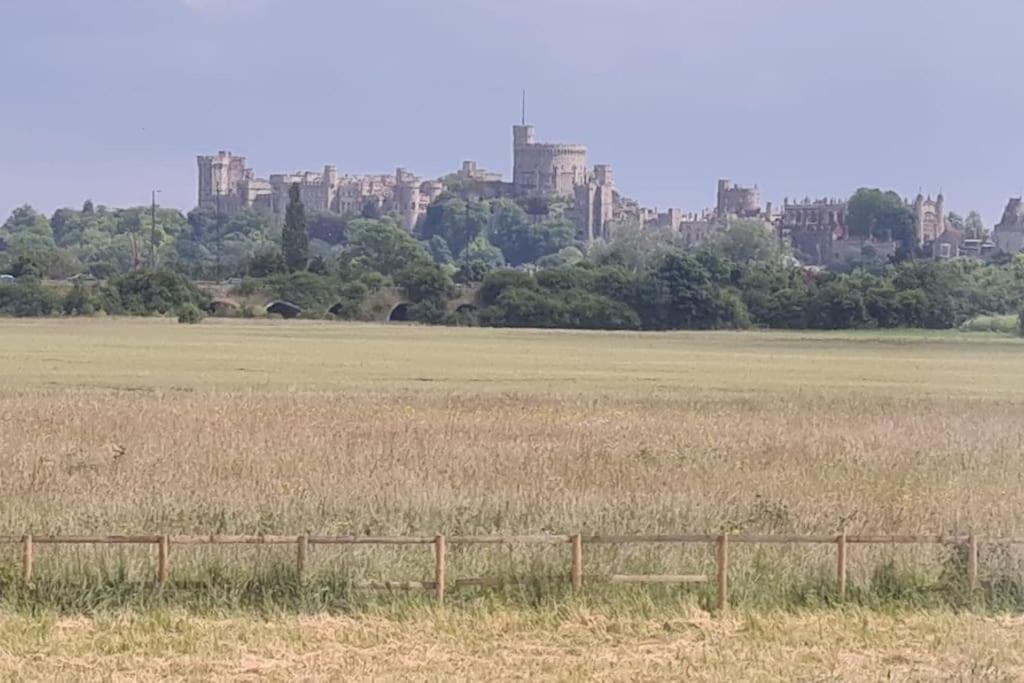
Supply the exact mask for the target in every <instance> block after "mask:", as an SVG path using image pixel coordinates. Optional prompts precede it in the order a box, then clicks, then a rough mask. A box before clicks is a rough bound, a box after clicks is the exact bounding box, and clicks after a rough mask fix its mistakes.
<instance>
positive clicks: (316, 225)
mask: <svg viewBox="0 0 1024 683" xmlns="http://www.w3.org/2000/svg"><path fill="white" fill-rule="evenodd" d="M347 231H348V219H347V218H346V217H345V216H340V215H338V214H336V213H323V212H319V213H314V214H313V215H312V216H311V217H310V219H309V238H310V239H311V240H323V241H324V242H327V244H330V245H335V244H344V242H345V236H346V233H347Z"/></svg>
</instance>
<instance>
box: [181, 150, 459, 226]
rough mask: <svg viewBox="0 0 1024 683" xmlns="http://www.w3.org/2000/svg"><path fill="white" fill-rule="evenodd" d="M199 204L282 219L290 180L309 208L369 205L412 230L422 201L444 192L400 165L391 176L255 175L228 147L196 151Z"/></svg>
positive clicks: (332, 171) (345, 210)
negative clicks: (212, 152) (204, 153)
mask: <svg viewBox="0 0 1024 683" xmlns="http://www.w3.org/2000/svg"><path fill="white" fill-rule="evenodd" d="M198 163H199V206H200V207H205V208H212V209H213V210H215V211H217V212H219V213H224V214H227V215H231V214H234V213H237V212H238V211H241V210H242V209H246V208H253V209H259V210H263V211H267V212H269V213H270V214H272V215H273V216H274V218H275V220H277V221H278V222H283V221H284V214H285V210H286V209H287V207H288V196H289V192H290V190H291V187H292V185H298V187H299V197H300V198H301V200H302V203H303V204H304V205H305V207H306V210H307V211H309V212H321V213H340V214H355V213H360V212H361V211H363V210H364V208H365V207H366V206H367V205H368V204H372V205H374V206H376V207H377V208H379V209H381V210H382V211H385V212H393V213H395V214H397V215H398V216H399V218H400V220H401V223H402V226H403V227H404V228H405V229H406V230H409V231H411V230H412V229H413V228H415V226H416V223H417V221H418V220H419V219H420V217H421V216H423V215H424V214H425V213H426V210H427V206H429V205H430V202H432V201H433V200H434V199H436V198H437V197H439V196H440V195H441V193H442V192H443V191H444V185H443V183H441V182H440V181H436V180H434V181H423V180H422V179H420V178H418V177H417V176H415V175H413V174H412V173H409V172H408V171H406V170H405V169H403V168H399V169H398V170H396V171H395V174H394V175H386V174H385V175H339V174H338V171H337V169H336V168H335V167H334V166H324V168H323V171H321V172H319V173H316V172H311V171H305V172H299V173H278V174H273V175H271V176H270V179H269V180H263V179H261V178H257V177H256V176H255V174H254V173H253V171H252V169H250V168H247V167H246V164H245V157H237V156H234V155H232V154H231V153H230V152H219V153H218V154H217V155H215V156H200V157H198Z"/></svg>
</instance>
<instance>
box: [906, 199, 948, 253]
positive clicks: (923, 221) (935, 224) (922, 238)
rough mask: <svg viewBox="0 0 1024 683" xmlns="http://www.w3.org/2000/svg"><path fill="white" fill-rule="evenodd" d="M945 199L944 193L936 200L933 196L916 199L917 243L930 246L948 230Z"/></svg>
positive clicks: (914, 205)
mask: <svg viewBox="0 0 1024 683" xmlns="http://www.w3.org/2000/svg"><path fill="white" fill-rule="evenodd" d="M944 204H945V199H944V198H943V196H942V193H941V192H940V193H939V196H938V197H936V198H935V199H934V200H933V199H932V197H931V195H928V197H925V196H924V195H922V194H920V193H919V194H918V195H917V198H916V199H914V204H913V207H912V208H913V210H914V220H915V221H916V223H917V243H918V244H919V245H921V244H928V243H929V242H933V241H935V240H937V239H938V238H939V237H940V236H941V235H942V233H943V232H945V230H946V212H945V209H944Z"/></svg>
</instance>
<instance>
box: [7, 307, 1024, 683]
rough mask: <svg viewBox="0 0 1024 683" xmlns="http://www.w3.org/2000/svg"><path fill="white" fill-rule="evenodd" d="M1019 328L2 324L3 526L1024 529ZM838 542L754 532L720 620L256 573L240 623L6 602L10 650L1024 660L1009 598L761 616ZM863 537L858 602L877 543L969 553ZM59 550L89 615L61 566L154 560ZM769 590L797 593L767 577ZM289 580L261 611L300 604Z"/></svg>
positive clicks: (845, 665)
mask: <svg viewBox="0 0 1024 683" xmlns="http://www.w3.org/2000/svg"><path fill="white" fill-rule="evenodd" d="M1022 349H1024V345H1022V344H1021V343H1020V342H1019V341H1016V340H1013V339H1010V338H1004V337H997V336H987V335H982V336H976V335H964V334H958V333H948V334H925V333H886V334H871V333H859V334H768V333H749V334H726V333H723V334H656V335H637V334H584V333H564V332H531V331H493V330H448V329H426V328H405V327H379V326H358V325H334V324H272V323H266V322H262V323H242V322H235V323H229V324H224V323H216V324H210V323H205V324H203V325H200V326H198V327H192V326H178V325H175V324H172V323H167V322H163V321H137V320H133V321H121V320H116V321H115V320H93V321H80V322H79V321H75V322H68V321H32V322H12V321H4V322H0V370H2V372H0V453H2V457H3V470H2V472H3V476H2V477H0V534H20V533H22V532H23V531H25V530H27V529H31V530H32V531H34V532H35V533H90V532H95V533H100V532H103V533H106V532H112V533H129V532H170V533H174V532H211V531H217V532H223V533H232V532H236V533H254V532H268V533H269V532H279V533H298V532H300V531H312V532H320V533H372V534H404V533H417V534H430V533H434V532H444V533H448V534H456V533H496V532H512V531H514V532H543V531H554V532H575V531H582V532H585V533H587V532H602V533H640V532H677V531H688V530H692V531H719V530H722V529H727V530H739V529H742V530H745V531H749V532H768V533H776V532H787V531H801V532H822V533H825V532H829V533H831V532H834V531H836V530H837V529H839V528H840V526H841V525H846V526H848V528H849V529H850V531H851V532H854V533H856V532H891V533H900V532H904V533H909V532H929V533H937V532H965V531H967V530H968V529H972V528H973V529H975V530H976V531H978V532H979V533H982V534H988V535H997V534H998V535H1010V534H1016V535H1022V536H1024V519H1022V517H1021V513H1020V511H1021V510H1022V509H1024V487H1022V486H1021V482H1022V480H1024V459H1021V458H1020V453H1021V451H1022V446H1024V423H1022V422H1021V419H1020V415H1021V410H1022V407H1024V382H1021V381H1020V378H1021V377H1024V354H1022V353H1021V350H1022ZM995 550H998V551H999V552H998V553H997V552H995V551H994V550H993V549H983V558H982V559H983V576H993V575H994V574H993V572H994V571H995V569H996V568H997V565H998V569H999V570H1000V571H1002V572H1016V574H1014V576H1017V577H1019V574H1020V571H1019V570H1020V567H1019V564H1017V562H1018V558H1015V557H1014V556H1012V554H1009V553H1006V552H1005V549H995ZM3 552H4V553H5V554H4V555H3V556H0V578H2V576H3V572H4V571H8V572H10V571H14V567H16V565H17V561H18V560H17V555H16V553H17V549H16V548H8V549H7V550H5V551H3ZM291 552H292V551H291V550H290V549H283V550H277V549H259V550H253V551H222V550H218V551H214V550H186V549H176V550H175V551H174V552H172V559H173V562H172V566H173V572H172V575H173V576H177V577H180V576H183V575H187V576H195V575H196V574H194V573H192V574H190V573H189V572H196V571H200V569H201V568H202V567H203V566H204V565H203V563H204V562H208V561H209V558H210V557H216V558H218V560H223V561H224V562H226V563H227V564H229V565H230V564H231V563H234V564H235V565H238V566H243V567H247V568H251V567H253V566H258V565H261V563H266V562H267V561H268V560H274V559H276V560H279V561H280V562H281V563H288V562H290V561H291ZM833 552H834V550H833V549H830V548H818V549H807V548H796V549H793V548H785V549H774V550H773V549H767V548H763V549H755V548H740V547H737V548H735V549H734V550H733V558H734V560H733V569H732V573H733V579H732V585H733V587H734V600H735V602H736V603H737V604H739V605H740V606H741V607H740V611H739V612H737V613H735V614H734V615H733V616H730V617H724V618H718V617H716V618H714V619H711V618H709V617H708V616H707V615H706V614H704V613H703V612H701V611H700V610H699V609H696V608H695V607H694V606H693V605H694V604H707V600H706V598H707V596H706V595H705V596H703V598H702V597H701V594H700V593H699V592H698V593H697V594H691V593H687V592H685V591H676V590H662V591H660V592H657V591H656V592H654V593H644V592H642V591H629V590H626V589H623V591H621V592H619V593H617V595H620V596H622V595H624V596H625V597H624V598H622V599H619V600H615V599H612V598H609V599H608V600H607V601H602V597H601V594H599V592H598V591H594V592H588V595H587V597H586V598H585V599H584V600H583V601H576V602H570V601H558V600H549V599H548V598H547V597H541V598H539V599H534V598H531V597H530V596H529V595H527V597H526V598H525V601H526V602H530V603H534V602H535V603H536V604H535V606H534V607H532V608H530V609H527V608H525V607H524V605H523V601H524V600H523V599H519V600H518V601H517V600H512V601H508V602H502V601H501V600H500V599H493V598H492V597H490V596H487V595H480V594H479V593H477V594H472V593H471V594H469V595H464V596H453V598H452V604H453V606H454V607H453V608H452V609H450V610H449V612H448V613H447V614H435V613H433V612H430V611H429V610H426V611H424V609H423V607H422V603H418V602H416V601H412V602H409V603H403V604H399V605H397V606H395V605H392V604H391V603H390V602H389V601H388V600H385V601H384V602H382V603H376V604H377V606H376V607H374V603H372V602H371V603H369V604H368V605H367V604H364V605H363V608H362V611H355V612H352V614H353V616H351V617H347V618H342V617H337V616H330V617H328V616H323V617H310V616H306V617H300V616H270V617H267V618H265V619H255V618H253V617H252V616H250V614H251V613H250V612H243V613H239V612H238V611H237V608H238V607H239V606H240V605H241V606H243V607H247V606H249V605H251V604H252V602H251V601H249V602H247V601H246V600H239V599H225V600H224V601H222V602H217V600H216V599H211V601H210V604H211V605H213V607H214V609H213V610H210V609H200V610H199V612H201V613H202V614H205V615H211V614H214V615H215V614H217V613H218V609H220V608H223V609H225V610H227V611H226V612H224V613H227V614H229V615H230V616H229V618H214V617H212V616H197V613H196V611H188V612H174V611H165V610H163V609H157V610H144V611H128V612H125V611H123V610H113V611H108V613H107V616H99V617H94V618H90V619H86V618H80V619H79V618H57V617H54V616H46V615H45V614H44V616H18V615H17V614H16V613H13V612H12V613H9V614H7V615H6V616H3V617H0V643H2V644H0V676H4V677H8V678H12V679H37V680H43V679H46V680H50V679H66V680H78V679H119V678H120V679H132V680H147V679H149V680H155V679H163V678H184V679H208V678H242V679H257V678H261V679H262V678H268V679H282V680H283V679H292V678H301V677H307V678H314V679H320V678H335V679H410V678H412V679H438V678H461V679H519V680H523V679H535V678H536V679H562V680H565V679H570V680H585V679H607V680H636V679H654V678H668V679H679V678H689V679H697V680H737V679H762V680H878V679H882V678H886V677H892V678H894V679H896V680H928V679H941V680H950V679H952V680H1013V679H1018V678H1020V677H1022V676H1024V662H1022V656H1021V652H1024V643H1022V642H1021V638H1022V636H1021V634H1022V633H1024V629H1022V628H1021V627H1022V626H1024V624H1022V623H1021V622H1020V620H1019V619H1011V618H998V617H988V618H986V617H982V616H973V615H970V614H958V615H953V614H950V613H946V612H941V611H940V612H929V613H896V614H891V613H880V612H868V611H858V610H856V609H854V608H847V609H843V610H841V611H837V612H812V613H796V614H779V613H776V612H774V611H770V610H768V611H764V610H762V611H759V612H756V613H754V612H744V611H742V610H743V609H744V607H743V606H744V605H746V606H747V607H748V608H750V607H753V606H758V605H762V606H763V605H764V604H783V605H787V606H790V607H792V606H793V605H794V604H808V603H811V604H820V602H819V603H815V600H814V595H815V592H816V591H817V588H816V587H815V586H814V584H813V581H814V577H818V578H820V577H822V576H824V577H825V579H824V582H825V585H827V582H828V578H827V577H828V573H829V572H830V571H831V565H832V562H833V561H834V559H833V555H832V553H833ZM851 552H852V554H851V581H852V582H853V586H852V590H853V591H854V595H855V596H856V595H857V593H856V590H857V589H858V587H863V586H866V585H868V584H869V583H871V582H872V580H873V579H872V573H873V572H874V571H875V570H876V569H877V568H878V566H880V563H881V562H882V561H883V560H887V559H897V560H899V561H900V562H902V563H905V564H906V565H908V566H915V567H927V568H928V569H929V571H931V572H932V574H933V575H934V574H937V573H938V571H939V567H940V566H942V564H941V563H942V562H946V563H947V565H948V562H949V556H948V554H944V553H943V552H938V551H934V550H930V549H921V548H908V549H901V550H899V551H893V550H889V549H885V548H879V549H867V548H856V549H853V550H852V551H851ZM585 554H586V557H585V559H586V563H587V565H586V566H587V571H588V572H589V571H599V572H606V571H610V570H615V571H622V572H628V571H638V572H640V571H670V572H673V573H678V572H679V571H684V572H690V571H711V554H710V552H708V550H707V549H704V548H700V549H690V550H678V549H670V548H656V549H648V548H618V549H616V548H606V549H597V548H588V549H587V550H586V553H585ZM38 555H39V556H38V557H37V575H38V576H40V577H47V576H58V575H62V574H61V572H65V574H63V576H65V577H68V576H69V577H70V579H68V580H67V581H68V582H67V583H66V584H65V585H64V588H63V589H54V593H53V595H56V596H57V597H52V596H51V602H49V603H47V604H48V605H51V607H52V606H58V608H60V609H65V610H68V611H72V612H73V611H75V610H76V609H78V608H83V609H86V610H89V609H91V607H90V606H91V605H93V603H92V602H90V601H91V600H93V598H91V597H89V598H86V599H84V600H82V601H79V602H76V603H74V606H71V607H69V606H68V604H69V603H68V601H67V600H65V599H64V598H62V597H61V596H62V595H64V594H62V593H60V590H70V591H72V593H74V592H76V591H78V592H81V591H89V590H94V591H95V595H96V596H97V597H96V598H95V600H96V603H97V604H99V605H101V606H102V605H116V604H123V603H118V601H117V600H109V597H110V596H109V591H115V592H117V591H119V590H120V589H119V587H118V586H119V585H120V584H118V583H117V582H116V581H115V582H113V583H110V584H104V586H105V588H104V587H101V588H99V589H97V588H96V587H95V585H92V584H88V582H87V581H85V580H84V579H82V580H80V579H81V576H85V574H78V575H76V574H75V572H76V571H84V570H83V569H82V567H92V566H96V565H97V564H99V563H101V562H107V563H110V564H111V565H117V564H118V563H122V564H126V565H127V566H128V568H129V574H130V575H131V576H134V577H135V578H144V579H145V580H147V581H148V580H150V579H149V577H151V576H152V568H153V562H152V559H153V558H152V556H151V551H149V550H138V549H111V548H104V549H98V550H83V549H65V550H56V549H53V548H45V549H40V550H39V552H38ZM204 558H205V559H204ZM312 560H313V571H314V573H316V572H326V573H329V572H330V571H332V570H334V569H337V568H339V567H344V568H345V571H346V572H348V573H349V574H363V575H370V574H372V575H375V576H377V577H387V578H395V579H423V578H427V577H429V576H430V568H431V559H430V557H429V552H426V551H424V550H422V549H413V550H409V551H406V552H399V551H394V550H390V549H388V550H384V549H379V550H359V551H355V550H353V551H337V552H335V551H330V550H327V549H317V550H316V552H315V553H314V556H313V558H312ZM449 560H450V566H449V574H450V575H452V576H471V575H481V574H498V573H511V572H523V571H532V572H536V573H557V572H563V571H564V570H566V569H567V562H568V551H567V549H545V550H532V549H517V550H515V551H506V550H502V549H498V550H496V549H490V550H488V549H472V550H470V549H458V548H454V549H452V550H451V551H450V558H449ZM78 562H82V563H83V564H82V565H78V564H77V563H78ZM76 567H77V568H78V569H77V570H76ZM66 572H70V573H69V574H68V573H66ZM9 575H10V574H8V576H9ZM227 576H228V579H229V580H230V575H227ZM238 576H243V574H239V575H238ZM236 578H237V577H236ZM40 580H41V581H42V580H43V579H40ZM801 581H803V582H804V584H801V585H800V586H798V587H799V590H795V591H794V590H791V587H793V586H796V585H797V584H800V582H801ZM892 585H893V586H895V587H896V588H897V589H899V588H900V587H901V586H902V585H903V584H900V583H899V581H896V582H895V583H893V584H892ZM808 586H809V587H808ZM104 590H106V591H108V593H107V594H104V593H103V591H104ZM186 590H192V591H194V590H195V587H192V588H189V589H186ZM929 590H930V589H929ZM772 591H775V595H776V599H774V600H771V599H764V598H763V596H764V595H765V594H768V593H771V592H772ZM794 595H795V596H797V597H796V598H794V597H793V596H794ZM65 597H66V595H65ZM556 597H557V596H556ZM22 599H23V598H22ZM29 599H30V600H32V599H34V598H32V596H30V597H29ZM147 599H148V598H147ZM701 599H703V600H704V601H703V602H700V600H701ZM695 601H697V602H695ZM858 601H859V602H861V604H878V601H874V602H873V601H872V600H871V599H867V598H863V599H858ZM127 602H128V604H134V603H131V601H127ZM285 602H287V601H285ZM826 602H827V600H826ZM897 602H899V599H897ZM1011 602H1012V601H1011ZM271 603H272V604H271V606H270V608H269V611H267V610H264V612H265V614H266V613H269V614H271V615H273V614H274V613H275V610H276V609H278V608H281V607H282V606H281V605H278V606H277V607H275V606H274V605H273V600H272V601H271ZM15 604H23V603H15ZM32 604H34V603H31V602H30V603H29V606H30V607H31V606H32ZM140 604H147V605H148V604H151V603H148V602H146V600H142V602H141V603H140ZM257 604H258V605H259V604H260V603H258V600H257ZM320 604H322V603H315V602H314V603H309V602H302V603H300V604H299V605H298V607H297V609H298V610H299V611H303V610H307V611H308V610H312V611H316V610H317V609H318V607H317V605H320ZM555 604H557V605H558V606H553V605H555ZM881 604H886V603H885V601H884V600H882V601H881ZM208 606H209V605H208ZM218 606H219V607H218ZM293 607H294V605H293ZM259 608H260V609H263V607H259ZM283 609H286V610H287V609H289V608H288V607H287V606H284V607H283ZM378 610H380V611H378ZM389 610H393V611H389ZM360 615H361V616H360Z"/></svg>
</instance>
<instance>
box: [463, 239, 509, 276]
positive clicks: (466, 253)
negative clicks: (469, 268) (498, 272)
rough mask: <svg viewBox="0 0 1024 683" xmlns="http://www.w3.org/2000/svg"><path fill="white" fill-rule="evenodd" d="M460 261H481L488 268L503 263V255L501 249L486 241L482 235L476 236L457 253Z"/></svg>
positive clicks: (496, 266) (498, 266)
mask: <svg viewBox="0 0 1024 683" xmlns="http://www.w3.org/2000/svg"><path fill="white" fill-rule="evenodd" d="M459 261H461V262H462V263H482V264H483V265H484V266H486V267H488V268H500V267H501V266H503V265H505V256H504V255H503V254H502V253H501V249H498V248H497V247H496V246H494V245H493V244H491V243H490V242H488V241H487V238H486V237H484V236H483V235H479V236H477V238H476V239H475V240H473V241H472V242H470V243H469V245H467V246H466V248H465V249H463V250H462V253H461V254H459Z"/></svg>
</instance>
